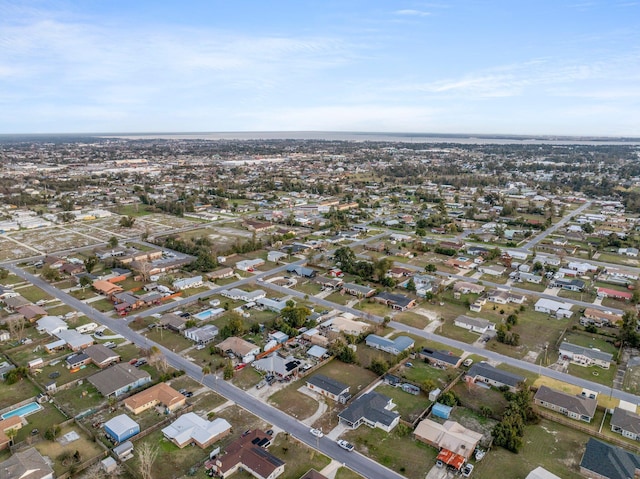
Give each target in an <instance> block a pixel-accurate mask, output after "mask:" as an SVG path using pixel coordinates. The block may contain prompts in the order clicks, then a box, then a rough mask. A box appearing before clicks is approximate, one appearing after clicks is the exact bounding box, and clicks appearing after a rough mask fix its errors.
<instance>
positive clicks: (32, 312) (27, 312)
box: [16, 304, 47, 323]
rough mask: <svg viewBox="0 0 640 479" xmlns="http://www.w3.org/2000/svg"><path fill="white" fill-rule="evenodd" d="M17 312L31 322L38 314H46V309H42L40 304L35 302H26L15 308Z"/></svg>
mask: <svg viewBox="0 0 640 479" xmlns="http://www.w3.org/2000/svg"><path fill="white" fill-rule="evenodd" d="M16 311H17V312H18V313H20V314H21V315H22V316H24V318H25V319H27V320H29V322H31V323H32V322H33V321H34V320H35V319H36V318H38V317H40V316H44V315H45V314H47V310H46V309H44V308H43V307H41V306H38V305H36V304H27V305H25V306H21V307H19V308H18V309H17V310H16Z"/></svg>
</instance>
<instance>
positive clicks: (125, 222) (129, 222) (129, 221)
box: [120, 216, 136, 228]
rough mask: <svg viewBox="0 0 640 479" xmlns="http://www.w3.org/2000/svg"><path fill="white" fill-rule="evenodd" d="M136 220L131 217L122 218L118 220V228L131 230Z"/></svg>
mask: <svg viewBox="0 0 640 479" xmlns="http://www.w3.org/2000/svg"><path fill="white" fill-rule="evenodd" d="M135 222H136V219H135V218H134V217H133V216H123V217H122V218H120V226H122V227H123V228H133V225H134V224H135Z"/></svg>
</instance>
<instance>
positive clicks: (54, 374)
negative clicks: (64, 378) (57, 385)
mask: <svg viewBox="0 0 640 479" xmlns="http://www.w3.org/2000/svg"><path fill="white" fill-rule="evenodd" d="M59 377H60V373H59V372H58V371H53V372H52V373H49V378H51V379H55V378H59Z"/></svg>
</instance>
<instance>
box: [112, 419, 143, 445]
mask: <svg viewBox="0 0 640 479" xmlns="http://www.w3.org/2000/svg"><path fill="white" fill-rule="evenodd" d="M104 432H105V433H106V434H107V436H109V437H110V438H111V439H113V440H114V441H115V442H117V443H120V442H123V441H126V440H127V439H129V438H130V437H133V436H135V435H136V434H138V433H139V432H140V425H139V424H138V423H137V422H135V421H134V420H133V419H131V418H130V417H129V416H127V415H126V414H120V415H119V416H116V417H114V418H112V419H110V420H108V421H107V422H105V423H104Z"/></svg>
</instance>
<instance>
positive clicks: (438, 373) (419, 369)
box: [396, 359, 459, 389]
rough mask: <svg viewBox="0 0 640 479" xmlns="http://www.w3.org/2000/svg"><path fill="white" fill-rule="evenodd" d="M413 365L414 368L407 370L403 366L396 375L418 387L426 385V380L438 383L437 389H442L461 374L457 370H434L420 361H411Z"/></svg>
mask: <svg viewBox="0 0 640 479" xmlns="http://www.w3.org/2000/svg"><path fill="white" fill-rule="evenodd" d="M411 363H412V364H413V367H410V368H407V367H404V366H402V367H400V369H398V370H397V372H396V374H398V375H400V376H401V377H403V378H405V379H407V380H409V381H411V382H413V383H415V384H418V385H420V384H422V383H424V382H425V381H426V380H431V381H434V382H435V383H436V385H437V387H439V388H441V389H442V388H443V387H445V386H447V385H448V384H449V383H450V382H451V381H452V380H453V379H454V378H455V377H457V376H458V374H459V371H457V370H455V369H439V368H434V367H432V366H430V365H429V364H428V363H426V362H424V361H421V360H419V359H416V360H415V361H411Z"/></svg>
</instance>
